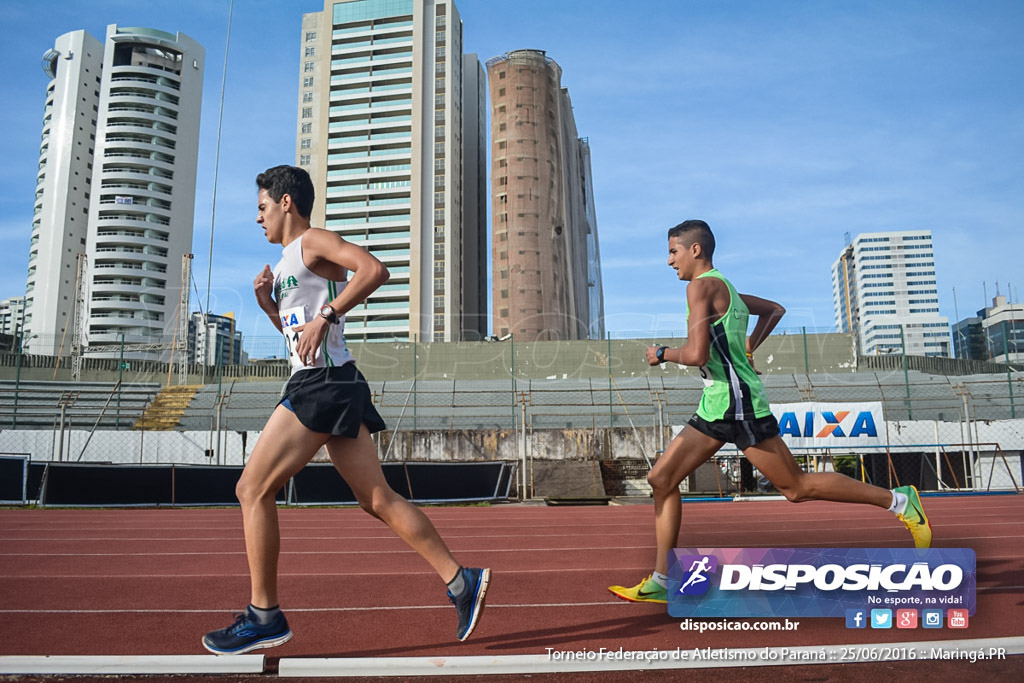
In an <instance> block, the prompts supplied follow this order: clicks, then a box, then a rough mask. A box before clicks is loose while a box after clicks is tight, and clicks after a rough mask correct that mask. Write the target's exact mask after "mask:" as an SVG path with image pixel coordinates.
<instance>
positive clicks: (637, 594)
mask: <svg viewBox="0 0 1024 683" xmlns="http://www.w3.org/2000/svg"><path fill="white" fill-rule="evenodd" d="M608 590H610V591H611V592H612V593H614V594H615V595H616V596H617V597H620V598H622V599H623V600H629V601H630V602H657V603H660V604H662V605H664V604H667V603H668V589H667V588H665V586H659V585H658V584H657V583H656V582H655V581H653V580H652V579H651V577H650V576H648V577H647V578H646V579H644V580H643V581H641V582H640V583H638V584H637V585H635V586H633V587H631V588H626V587H625V586H608Z"/></svg>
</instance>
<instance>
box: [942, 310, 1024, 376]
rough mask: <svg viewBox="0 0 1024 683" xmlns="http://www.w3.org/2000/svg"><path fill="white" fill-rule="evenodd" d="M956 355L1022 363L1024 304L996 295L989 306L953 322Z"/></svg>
mask: <svg viewBox="0 0 1024 683" xmlns="http://www.w3.org/2000/svg"><path fill="white" fill-rule="evenodd" d="M953 346H954V348H955V349H956V356H957V358H968V359H972V360H989V361H993V362H995V363H1012V364H1018V363H1024V304H1019V303H1013V302H1011V301H1009V300H1008V299H1007V297H1005V296H1002V295H1000V294H997V295H996V296H995V297H994V298H993V299H992V305H991V306H987V307H985V308H983V309H981V310H980V311H978V313H977V315H975V316H971V317H969V318H964V319H963V320H959V321H957V323H956V324H955V325H953Z"/></svg>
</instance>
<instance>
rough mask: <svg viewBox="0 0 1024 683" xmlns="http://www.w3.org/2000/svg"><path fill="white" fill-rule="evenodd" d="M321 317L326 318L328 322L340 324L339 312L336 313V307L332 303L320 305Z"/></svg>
mask: <svg viewBox="0 0 1024 683" xmlns="http://www.w3.org/2000/svg"><path fill="white" fill-rule="evenodd" d="M320 317H321V318H326V320H327V322H329V323H331V324H332V325H337V324H338V314H337V313H335V311H334V308H333V307H332V306H331V305H330V304H324V305H323V306H321V307H320Z"/></svg>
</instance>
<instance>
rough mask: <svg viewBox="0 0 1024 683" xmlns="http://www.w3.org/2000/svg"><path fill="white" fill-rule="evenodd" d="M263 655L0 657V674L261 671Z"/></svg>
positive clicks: (256, 672)
mask: <svg viewBox="0 0 1024 683" xmlns="http://www.w3.org/2000/svg"><path fill="white" fill-rule="evenodd" d="M263 662H264V655H237V656H234V657H218V656H217V655H140V656H122V655H114V656H78V655H74V656H70V655H47V656H38V657H33V656H0V674H23V675H28V674H66V675H83V674H88V675H94V676H97V675H114V674H262V673H263Z"/></svg>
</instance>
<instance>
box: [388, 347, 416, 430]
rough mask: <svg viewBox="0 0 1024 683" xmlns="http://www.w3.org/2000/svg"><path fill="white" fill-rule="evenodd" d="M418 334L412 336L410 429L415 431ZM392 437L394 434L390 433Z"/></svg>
mask: <svg viewBox="0 0 1024 683" xmlns="http://www.w3.org/2000/svg"><path fill="white" fill-rule="evenodd" d="M417 342H419V335H418V334H414V335H413V336H412V430H413V431H416V405H417V404H418V403H419V400H420V397H419V393H418V392H417V391H416V380H417V379H418V378H419V375H420V373H419V355H420V350H419V344H418V343H417ZM392 438H394V435H392Z"/></svg>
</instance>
